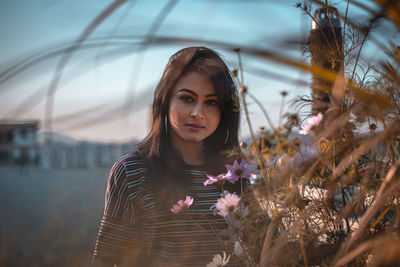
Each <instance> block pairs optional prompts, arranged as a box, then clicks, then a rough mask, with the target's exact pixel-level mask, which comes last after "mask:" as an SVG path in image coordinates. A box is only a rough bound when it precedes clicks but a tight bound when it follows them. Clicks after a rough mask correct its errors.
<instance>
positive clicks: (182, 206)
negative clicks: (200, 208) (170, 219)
mask: <svg viewBox="0 0 400 267" xmlns="http://www.w3.org/2000/svg"><path fill="white" fill-rule="evenodd" d="M192 204H193V198H192V197H190V196H186V199H185V201H183V200H182V199H181V200H179V201H178V203H176V204H175V205H174V206H173V207H172V208H171V211H172V212H173V213H178V212H180V211H184V210H186V209H187V208H189V207H190V206H192Z"/></svg>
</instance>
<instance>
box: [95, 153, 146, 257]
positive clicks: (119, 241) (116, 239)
mask: <svg viewBox="0 0 400 267" xmlns="http://www.w3.org/2000/svg"><path fill="white" fill-rule="evenodd" d="M139 244H140V238H139V230H138V227H137V222H136V218H135V205H134V200H133V199H132V198H130V193H129V190H128V181H127V171H126V166H125V164H124V161H123V160H119V161H117V162H116V163H115V164H114V166H113V167H112V169H111V171H110V175H109V178H108V183H107V190H106V196H105V207H104V214H103V217H102V220H101V225H100V229H99V232H98V236H97V241H96V246H95V249H94V254H93V258H94V259H95V260H101V261H105V262H110V263H117V264H122V263H134V262H135V260H136V259H137V258H138V255H139V251H140V249H139V248H140V246H139Z"/></svg>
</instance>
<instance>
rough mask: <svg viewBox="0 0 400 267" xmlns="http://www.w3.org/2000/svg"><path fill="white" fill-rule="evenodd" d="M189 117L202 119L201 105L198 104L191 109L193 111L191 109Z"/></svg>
mask: <svg viewBox="0 0 400 267" xmlns="http://www.w3.org/2000/svg"><path fill="white" fill-rule="evenodd" d="M190 116H191V117H193V118H198V119H201V118H204V111H203V105H202V104H200V103H199V104H196V105H195V106H194V107H193V109H192V111H191V113H190Z"/></svg>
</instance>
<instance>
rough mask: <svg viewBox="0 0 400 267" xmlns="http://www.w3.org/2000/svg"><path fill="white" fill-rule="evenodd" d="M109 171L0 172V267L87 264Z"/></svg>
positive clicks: (31, 170)
mask: <svg viewBox="0 0 400 267" xmlns="http://www.w3.org/2000/svg"><path fill="white" fill-rule="evenodd" d="M107 176H108V168H96V169H69V170H54V169H53V170H43V169H40V168H36V167H27V168H24V169H19V168H11V167H10V168H4V167H3V168H2V169H0V266H96V264H94V263H92V262H90V258H91V254H92V251H93V246H94V243H95V239H96V234H97V230H98V227H99V224H100V218H101V214H102V209H103V205H104V192H105V187H106V181H107Z"/></svg>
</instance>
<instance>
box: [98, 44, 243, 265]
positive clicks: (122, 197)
mask: <svg viewBox="0 0 400 267" xmlns="http://www.w3.org/2000/svg"><path fill="white" fill-rule="evenodd" d="M152 117H153V120H152V128H151V131H150V133H149V135H148V136H147V137H146V138H145V139H144V140H143V141H142V142H141V143H140V144H139V145H138V146H137V147H136V148H135V150H134V151H133V152H132V153H129V154H127V155H124V156H122V157H121V158H120V159H119V160H118V161H117V162H116V163H115V164H114V166H113V168H112V170H111V172H110V177H109V180H108V185H107V191H106V201H105V209H104V215H103V219H102V221H101V226H100V230H99V234H98V238H97V242H96V248H95V251H94V258H95V259H99V260H102V261H104V262H109V263H113V264H118V266H205V265H206V264H207V263H208V262H210V261H211V260H212V258H213V255H214V254H216V253H221V251H223V250H225V249H226V248H224V246H223V243H224V242H223V238H221V235H220V234H219V233H220V230H221V229H225V228H227V225H226V223H225V220H224V219H223V218H221V217H219V216H214V215H213V214H212V211H211V210H210V207H211V206H212V205H213V204H215V202H216V200H217V199H218V198H219V197H220V196H221V188H220V187H218V186H215V185H210V186H203V183H204V181H205V180H206V179H207V177H206V174H212V175H217V174H219V173H222V172H223V168H224V164H225V163H232V162H233V159H235V158H236V156H237V155H239V153H240V152H239V145H238V128H239V117H240V114H239V100H238V94H237V88H236V85H235V82H234V79H233V77H232V74H231V72H230V71H229V69H228V67H227V66H226V64H225V63H224V62H223V61H222V59H221V58H220V56H219V55H218V54H217V53H216V52H214V51H213V50H211V49H208V48H206V47H188V48H185V49H182V50H180V51H178V52H177V53H176V54H174V55H173V56H172V57H171V58H170V60H169V62H168V65H167V67H166V68H165V71H164V73H163V75H162V77H161V80H160V82H159V83H158V86H157V88H156V91H155V94H154V101H153V109H152ZM224 189H226V187H225V188H224ZM187 195H190V196H191V197H193V199H194V203H193V205H192V206H191V207H190V208H188V209H187V210H186V211H185V212H180V213H177V214H175V213H173V212H171V210H170V209H171V207H172V206H173V204H175V203H176V202H177V201H178V200H180V199H184V198H185V196H187ZM225 243H229V242H225Z"/></svg>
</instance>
